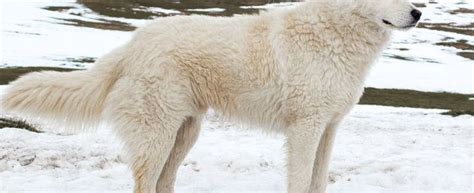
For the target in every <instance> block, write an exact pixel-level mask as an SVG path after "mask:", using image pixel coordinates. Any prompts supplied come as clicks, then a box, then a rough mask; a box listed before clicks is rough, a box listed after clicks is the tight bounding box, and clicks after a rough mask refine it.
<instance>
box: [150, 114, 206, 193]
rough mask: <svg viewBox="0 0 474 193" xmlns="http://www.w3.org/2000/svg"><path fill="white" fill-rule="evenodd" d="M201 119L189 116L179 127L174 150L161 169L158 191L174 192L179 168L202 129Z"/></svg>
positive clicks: (162, 192) (200, 117) (164, 192)
mask: <svg viewBox="0 0 474 193" xmlns="http://www.w3.org/2000/svg"><path fill="white" fill-rule="evenodd" d="M201 119H202V116H195V117H189V118H187V119H186V121H185V122H184V123H183V125H182V126H181V128H180V129H179V131H178V134H177V136H176V141H175V143H174V147H173V150H172V151H171V153H170V155H169V157H168V160H167V161H166V164H165V166H164V168H163V170H162V171H161V175H160V178H159V180H158V183H157V186H156V192H159V193H172V192H174V184H175V181H176V174H177V171H178V168H179V166H180V165H181V162H182V161H183V160H184V158H185V157H186V155H187V154H188V152H189V150H190V149H191V148H192V147H193V145H194V143H195V142H196V140H197V138H198V136H199V131H200V129H201Z"/></svg>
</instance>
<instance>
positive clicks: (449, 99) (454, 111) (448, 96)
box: [0, 67, 474, 127]
mask: <svg viewBox="0 0 474 193" xmlns="http://www.w3.org/2000/svg"><path fill="white" fill-rule="evenodd" d="M42 70H56V71H63V72H64V71H72V70H77V69H70V68H53V67H19V68H0V84H7V83H8V82H10V81H12V80H14V79H16V78H17V77H18V76H21V75H22V74H26V73H29V72H33V71H42ZM469 98H474V95H466V94H457V93H447V92H441V93H437V92H421V91H415V90H400V89H378V88H366V89H365V92H364V95H363V96H362V98H361V100H360V102H359V103H360V104H371V105H384V106H395V107H416V108H433V109H448V110H449V111H448V112H446V113H444V114H447V115H452V116H458V115H462V114H469V115H474V100H469ZM0 127H1V125H0Z"/></svg>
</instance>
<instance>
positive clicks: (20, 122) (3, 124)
mask: <svg viewBox="0 0 474 193" xmlns="http://www.w3.org/2000/svg"><path fill="white" fill-rule="evenodd" d="M38 127H39V126H38V125H33V124H30V123H28V121H26V120H25V119H22V118H17V117H3V116H0V129H3V128H19V129H25V130H28V131H31V132H35V133H42V131H40V130H39V129H38Z"/></svg>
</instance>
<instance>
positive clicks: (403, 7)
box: [313, 0, 421, 30]
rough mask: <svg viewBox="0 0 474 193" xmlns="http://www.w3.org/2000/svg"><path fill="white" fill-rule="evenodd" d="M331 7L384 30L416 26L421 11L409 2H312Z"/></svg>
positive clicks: (361, 0)
mask: <svg viewBox="0 0 474 193" xmlns="http://www.w3.org/2000/svg"><path fill="white" fill-rule="evenodd" d="M313 1H322V2H325V3H326V4H328V5H330V6H331V5H333V6H335V7H336V9H341V10H348V9H349V10H352V11H351V12H355V13H356V14H358V15H359V16H362V17H364V18H367V19H369V20H370V21H372V22H374V23H376V24H378V25H379V26H381V27H382V28H385V29H395V30H408V29H410V28H413V27H415V26H416V24H417V23H418V21H419V20H420V18H421V11H419V10H418V9H416V8H415V7H414V6H413V4H412V3H410V1H409V0H313Z"/></svg>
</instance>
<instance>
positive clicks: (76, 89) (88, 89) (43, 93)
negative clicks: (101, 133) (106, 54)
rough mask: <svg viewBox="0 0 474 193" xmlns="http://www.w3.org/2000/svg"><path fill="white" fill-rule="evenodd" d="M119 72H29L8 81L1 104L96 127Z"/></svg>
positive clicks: (14, 110) (19, 111) (23, 112)
mask: <svg viewBox="0 0 474 193" xmlns="http://www.w3.org/2000/svg"><path fill="white" fill-rule="evenodd" d="M104 67H112V68H113V66H110V65H108V66H102V68H104ZM119 74H120V73H119V72H117V69H115V70H114V69H106V70H104V69H103V70H101V68H93V69H90V70H85V71H74V72H53V71H45V72H34V73H30V74H27V75H25V76H23V77H21V78H19V79H18V80H16V81H14V82H12V83H10V86H9V88H7V90H6V93H5V94H4V96H3V97H2V98H1V99H0V100H1V107H2V108H3V109H4V110H6V111H7V112H12V113H16V114H20V115H26V116H28V117H34V118H41V119H47V120H51V121H52V122H54V123H59V124H63V123H64V124H65V125H66V124H67V126H68V127H71V126H72V127H74V128H78V127H80V128H85V127H92V126H96V125H97V123H99V120H100V117H101V113H102V110H103V108H104V101H105V100H106V98H107V95H108V94H109V92H110V90H111V89H112V87H113V85H114V83H115V82H116V80H117V79H118V77H119Z"/></svg>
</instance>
